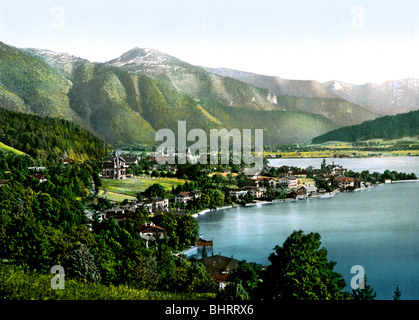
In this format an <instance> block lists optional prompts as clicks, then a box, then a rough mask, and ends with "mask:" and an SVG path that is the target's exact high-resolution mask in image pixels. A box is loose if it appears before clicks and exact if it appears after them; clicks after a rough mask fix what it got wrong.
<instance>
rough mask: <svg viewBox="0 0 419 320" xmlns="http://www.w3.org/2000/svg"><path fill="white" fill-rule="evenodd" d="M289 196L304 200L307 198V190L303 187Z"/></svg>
mask: <svg viewBox="0 0 419 320" xmlns="http://www.w3.org/2000/svg"><path fill="white" fill-rule="evenodd" d="M288 197H289V198H295V199H297V200H304V199H307V192H306V191H305V190H304V189H303V188H300V189H298V190H294V191H293V192H291V193H290V194H289V195H288Z"/></svg>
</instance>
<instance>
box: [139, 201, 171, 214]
mask: <svg viewBox="0 0 419 320" xmlns="http://www.w3.org/2000/svg"><path fill="white" fill-rule="evenodd" d="M144 206H145V207H146V208H147V209H148V212H149V213H150V214H154V213H156V212H157V211H169V199H167V198H162V197H152V198H150V199H145V200H144Z"/></svg>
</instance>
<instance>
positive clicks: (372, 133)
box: [312, 110, 419, 144]
mask: <svg viewBox="0 0 419 320" xmlns="http://www.w3.org/2000/svg"><path fill="white" fill-rule="evenodd" d="M417 135H419V110H416V111H411V112H409V113H403V114H398V115H395V116H384V117H381V118H378V119H375V120H371V121H365V122H363V123H362V124H360V125H356V126H348V127H343V128H339V129H336V130H333V131H330V132H328V133H326V134H323V135H320V136H318V137H316V138H314V139H313V141H312V142H313V143H315V144H318V143H323V142H327V141H345V142H355V141H363V140H370V139H399V138H403V137H412V136H417Z"/></svg>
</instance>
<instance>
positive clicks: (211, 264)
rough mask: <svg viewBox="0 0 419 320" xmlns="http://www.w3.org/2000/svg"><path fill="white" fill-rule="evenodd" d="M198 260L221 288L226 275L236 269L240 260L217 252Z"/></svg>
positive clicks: (225, 283)
mask: <svg viewBox="0 0 419 320" xmlns="http://www.w3.org/2000/svg"><path fill="white" fill-rule="evenodd" d="M198 262H201V263H202V264H203V266H204V267H205V269H206V270H207V272H208V273H209V275H210V276H211V277H212V278H213V279H214V281H215V282H217V284H218V289H219V290H222V289H224V288H225V286H226V285H227V277H228V275H229V274H231V273H232V272H233V271H234V270H235V269H237V267H238V265H239V262H240V261H239V260H236V259H234V258H233V256H231V258H228V257H225V256H222V255H220V254H218V255H212V256H210V257H206V258H202V259H200V260H198Z"/></svg>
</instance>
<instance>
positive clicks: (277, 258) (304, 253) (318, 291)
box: [258, 230, 348, 300]
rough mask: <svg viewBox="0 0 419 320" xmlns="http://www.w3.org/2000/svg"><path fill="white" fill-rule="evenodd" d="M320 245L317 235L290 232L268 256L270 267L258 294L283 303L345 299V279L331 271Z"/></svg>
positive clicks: (329, 262) (332, 266)
mask: <svg viewBox="0 0 419 320" xmlns="http://www.w3.org/2000/svg"><path fill="white" fill-rule="evenodd" d="M320 245H321V242H320V235H319V234H318V233H309V234H307V235H305V234H304V233H303V231H302V230H300V231H294V232H293V233H292V234H291V235H290V236H289V237H288V238H287V239H286V240H285V242H284V244H283V246H282V247H280V246H276V247H275V249H274V250H275V252H274V253H272V254H271V255H270V256H269V260H270V262H271V265H270V266H269V267H268V268H267V269H266V271H265V272H264V273H263V274H262V281H263V282H262V285H261V287H260V288H259V289H260V292H259V294H260V295H262V296H264V297H265V298H267V299H283V300H323V299H324V300H326V299H327V300H331V299H339V300H340V299H345V298H348V295H347V294H346V293H345V292H344V291H343V288H344V287H345V280H344V279H343V277H342V275H341V274H339V273H337V272H334V271H333V268H334V267H335V265H336V262H333V261H328V260H327V250H326V249H325V248H323V247H322V248H320ZM259 289H258V290H259Z"/></svg>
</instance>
